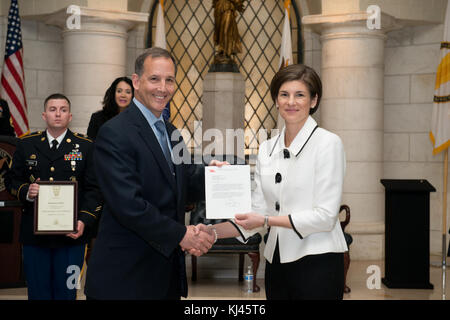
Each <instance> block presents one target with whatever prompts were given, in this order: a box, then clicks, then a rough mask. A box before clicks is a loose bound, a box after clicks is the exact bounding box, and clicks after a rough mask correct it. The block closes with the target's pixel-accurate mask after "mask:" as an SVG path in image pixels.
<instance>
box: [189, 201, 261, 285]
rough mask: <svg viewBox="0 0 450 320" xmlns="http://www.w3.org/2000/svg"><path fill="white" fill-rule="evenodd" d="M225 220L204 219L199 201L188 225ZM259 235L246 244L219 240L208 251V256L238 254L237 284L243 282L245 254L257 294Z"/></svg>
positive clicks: (194, 262) (194, 264)
mask: <svg viewBox="0 0 450 320" xmlns="http://www.w3.org/2000/svg"><path fill="white" fill-rule="evenodd" d="M224 221H227V220H220V219H214V220H212V219H207V218H206V209H205V202H204V201H199V202H197V203H196V204H195V207H194V209H192V211H191V219H190V224H192V225H197V224H199V223H203V224H205V225H208V224H216V223H220V222H224ZM261 240H262V239H261V235H260V234H259V233H257V234H255V235H254V236H252V237H251V238H250V239H249V240H248V242H247V243H245V244H244V243H241V242H240V241H238V240H237V239H235V238H229V239H219V240H217V242H216V243H215V244H214V245H213V246H212V248H211V249H210V250H209V251H208V253H207V254H208V255H209V254H217V253H225V254H239V266H238V270H239V274H238V280H239V282H242V281H244V257H245V255H246V254H247V255H248V256H249V257H250V259H251V261H252V267H253V279H254V281H253V292H259V291H260V288H259V286H258V285H257V284H256V275H257V272H258V267H259V261H260V253H259V244H260V243H261ZM191 257H192V260H191V261H192V281H196V280H197V257H196V256H191Z"/></svg>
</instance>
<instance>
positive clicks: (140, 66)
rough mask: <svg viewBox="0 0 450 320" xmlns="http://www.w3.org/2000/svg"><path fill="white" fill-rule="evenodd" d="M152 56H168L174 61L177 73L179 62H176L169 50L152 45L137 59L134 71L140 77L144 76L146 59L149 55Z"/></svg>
mask: <svg viewBox="0 0 450 320" xmlns="http://www.w3.org/2000/svg"><path fill="white" fill-rule="evenodd" d="M149 56H150V57H152V58H161V57H162V58H167V59H171V60H172V62H173V65H174V66H175V75H176V74H177V64H176V62H175V59H174V57H172V55H171V54H170V53H169V51H167V50H166V49H163V48H159V47H152V48H149V49H147V50H145V51H144V52H143V53H142V54H141V55H140V56H139V57H137V59H136V63H135V65H134V72H135V73H136V74H137V75H138V76H139V77H140V76H142V73H143V72H144V62H145V59H147V58H148V57H149Z"/></svg>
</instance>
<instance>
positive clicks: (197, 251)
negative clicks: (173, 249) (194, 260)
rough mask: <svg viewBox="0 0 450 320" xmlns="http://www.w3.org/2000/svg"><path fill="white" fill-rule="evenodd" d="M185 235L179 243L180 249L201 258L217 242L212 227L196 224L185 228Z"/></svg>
mask: <svg viewBox="0 0 450 320" xmlns="http://www.w3.org/2000/svg"><path fill="white" fill-rule="evenodd" d="M186 229H187V230H186V234H185V235H184V237H183V240H181V242H180V246H181V249H182V250H183V251H185V252H186V251H187V252H189V253H190V254H192V255H194V256H197V257H199V256H201V255H203V254H205V253H207V252H208V251H209V249H211V247H212V246H213V244H214V243H215V242H216V241H217V234H216V233H215V232H214V227H212V226H206V225H204V224H198V225H196V226H193V225H190V226H187V227H186Z"/></svg>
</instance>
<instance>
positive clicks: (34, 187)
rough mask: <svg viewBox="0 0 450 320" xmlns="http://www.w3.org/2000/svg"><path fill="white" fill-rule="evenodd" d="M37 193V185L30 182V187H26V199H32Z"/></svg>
mask: <svg viewBox="0 0 450 320" xmlns="http://www.w3.org/2000/svg"><path fill="white" fill-rule="evenodd" d="M39 180H40V179H39V178H38V179H37V180H36V182H37V181H39ZM38 193H39V185H38V184H37V183H32V184H30V187H29V188H28V193H27V199H30V200H32V201H33V200H34V199H36V197H37V195H38Z"/></svg>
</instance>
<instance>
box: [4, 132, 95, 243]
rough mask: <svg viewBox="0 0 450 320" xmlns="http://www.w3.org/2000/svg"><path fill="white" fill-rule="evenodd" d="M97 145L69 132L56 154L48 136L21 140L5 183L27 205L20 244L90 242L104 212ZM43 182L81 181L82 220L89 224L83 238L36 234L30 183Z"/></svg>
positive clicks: (34, 135)
mask: <svg viewBox="0 0 450 320" xmlns="http://www.w3.org/2000/svg"><path fill="white" fill-rule="evenodd" d="M93 147H94V144H93V143H92V141H91V140H90V139H88V138H86V137H85V136H84V135H81V134H77V133H73V132H71V131H70V130H67V133H66V135H65V137H64V139H63V140H62V142H61V144H60V145H59V147H58V149H57V150H56V151H52V150H50V146H49V142H48V139H47V133H46V132H45V131H44V132H34V133H31V134H29V135H27V136H24V137H22V138H21V140H20V141H19V143H18V144H17V148H16V151H15V153H14V156H13V160H12V166H11V170H10V171H9V172H8V174H7V176H6V179H5V184H6V187H7V189H8V191H9V192H10V193H11V194H12V195H13V196H16V197H17V198H18V199H19V200H20V201H21V202H22V203H23V204H24V207H23V209H22V211H23V214H22V222H21V230H20V241H21V242H22V243H23V244H27V245H38V246H46V247H61V246H66V245H76V244H83V243H86V242H87V241H88V239H89V233H90V230H91V229H92V227H93V226H94V224H95V223H96V222H97V221H98V219H99V215H100V212H101V201H102V197H101V193H100V191H99V189H98V186H97V183H96V179H95V171H94V166H93V159H92V152H93V150H94V148H93ZM38 178H40V181H77V182H78V220H81V221H83V222H84V224H85V230H84V233H83V235H82V236H81V237H80V238H78V239H77V240H73V239H71V238H69V237H67V236H65V235H34V232H33V230H34V202H31V201H27V199H26V196H27V193H28V189H29V187H30V184H31V183H33V182H35V181H36V180H37V179H38Z"/></svg>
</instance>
